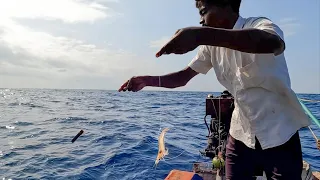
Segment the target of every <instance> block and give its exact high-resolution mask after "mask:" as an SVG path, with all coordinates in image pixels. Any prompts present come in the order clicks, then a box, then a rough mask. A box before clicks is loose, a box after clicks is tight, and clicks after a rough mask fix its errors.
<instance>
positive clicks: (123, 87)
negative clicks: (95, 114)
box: [118, 81, 128, 92]
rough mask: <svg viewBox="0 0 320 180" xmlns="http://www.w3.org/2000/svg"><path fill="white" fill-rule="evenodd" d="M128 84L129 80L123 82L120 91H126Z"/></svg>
mask: <svg viewBox="0 0 320 180" xmlns="http://www.w3.org/2000/svg"><path fill="white" fill-rule="evenodd" d="M127 84H128V81H127V82H125V83H124V84H122V86H121V87H120V88H119V90H118V91H119V92H120V91H125V90H126V89H125V87H127Z"/></svg>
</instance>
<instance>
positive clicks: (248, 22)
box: [243, 16, 272, 28]
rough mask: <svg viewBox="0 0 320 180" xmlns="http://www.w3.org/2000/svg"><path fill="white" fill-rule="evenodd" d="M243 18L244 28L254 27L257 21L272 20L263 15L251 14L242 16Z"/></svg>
mask: <svg viewBox="0 0 320 180" xmlns="http://www.w3.org/2000/svg"><path fill="white" fill-rule="evenodd" d="M243 20H244V28H245V27H254V26H256V25H257V24H259V23H263V22H272V20H271V19H270V18H268V17H265V16H251V17H246V18H243Z"/></svg>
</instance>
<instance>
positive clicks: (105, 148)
mask: <svg viewBox="0 0 320 180" xmlns="http://www.w3.org/2000/svg"><path fill="white" fill-rule="evenodd" d="M209 93H210V92H167V91H164V92H161V91H159V92H153V91H141V92H137V93H132V92H124V93H123V92H122V93H119V92H117V91H104V90H49V89H0V99H1V100H0V119H1V120H0V179H5V180H7V179H12V180H15V179H55V180H58V179H110V180H117V179H120V180H122V179H124V180H125V179H139V180H144V179H150V180H157V179H159V180H160V179H164V178H165V177H166V176H167V175H168V173H169V172H170V170H172V169H181V170H192V163H193V162H195V161H198V160H199V161H207V160H208V159H206V158H203V157H201V156H200V154H199V150H202V149H204V148H205V147H206V143H207V142H206V135H207V133H208V132H207V129H206V126H205V124H204V120H203V119H204V115H205V99H206V97H207V95H208V94H209ZM212 94H214V95H218V94H217V93H212ZM299 97H301V98H307V99H313V100H320V95H319V94H318V95H311V94H299ZM306 106H307V107H308V108H309V109H310V111H311V112H312V113H313V114H314V115H315V116H316V117H317V118H318V119H320V103H316V102H306ZM164 127H169V128H171V129H170V130H169V131H168V132H167V134H166V136H165V142H166V146H167V147H168V149H169V155H168V156H166V158H165V161H160V163H159V164H158V166H157V168H154V161H155V158H156V155H157V152H158V144H157V143H158V136H159V134H160V130H161V129H162V128H164ZM311 128H312V129H313V130H314V132H315V134H316V135H317V136H318V137H320V129H319V128H318V127H317V126H316V125H315V124H313V125H312V126H311ZM81 129H82V130H83V131H84V133H83V134H82V135H81V136H80V137H79V138H78V139H77V140H76V141H75V142H74V143H71V140H72V138H73V137H74V136H75V135H76V134H77V133H78V132H79V131H80V130H81ZM300 137H301V141H302V148H303V157H304V159H305V160H306V161H307V162H309V163H310V164H311V165H312V168H313V169H314V170H317V171H320V151H319V150H317V149H316V143H315V140H314V138H313V136H312V134H311V133H310V131H309V129H302V130H301V131H300Z"/></svg>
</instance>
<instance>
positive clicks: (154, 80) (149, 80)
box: [145, 76, 160, 87]
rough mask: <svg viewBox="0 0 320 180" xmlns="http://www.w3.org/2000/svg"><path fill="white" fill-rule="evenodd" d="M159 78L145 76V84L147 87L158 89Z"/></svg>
mask: <svg viewBox="0 0 320 180" xmlns="http://www.w3.org/2000/svg"><path fill="white" fill-rule="evenodd" d="M159 77H160V76H145V82H146V85H147V86H151V87H159Z"/></svg>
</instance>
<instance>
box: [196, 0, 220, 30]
mask: <svg viewBox="0 0 320 180" xmlns="http://www.w3.org/2000/svg"><path fill="white" fill-rule="evenodd" d="M199 14H200V24H202V25H203V26H210V27H215V28H225V27H224V24H225V17H226V10H225V8H221V7H217V6H208V5H207V4H206V3H204V2H203V1H200V7H199Z"/></svg>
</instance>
